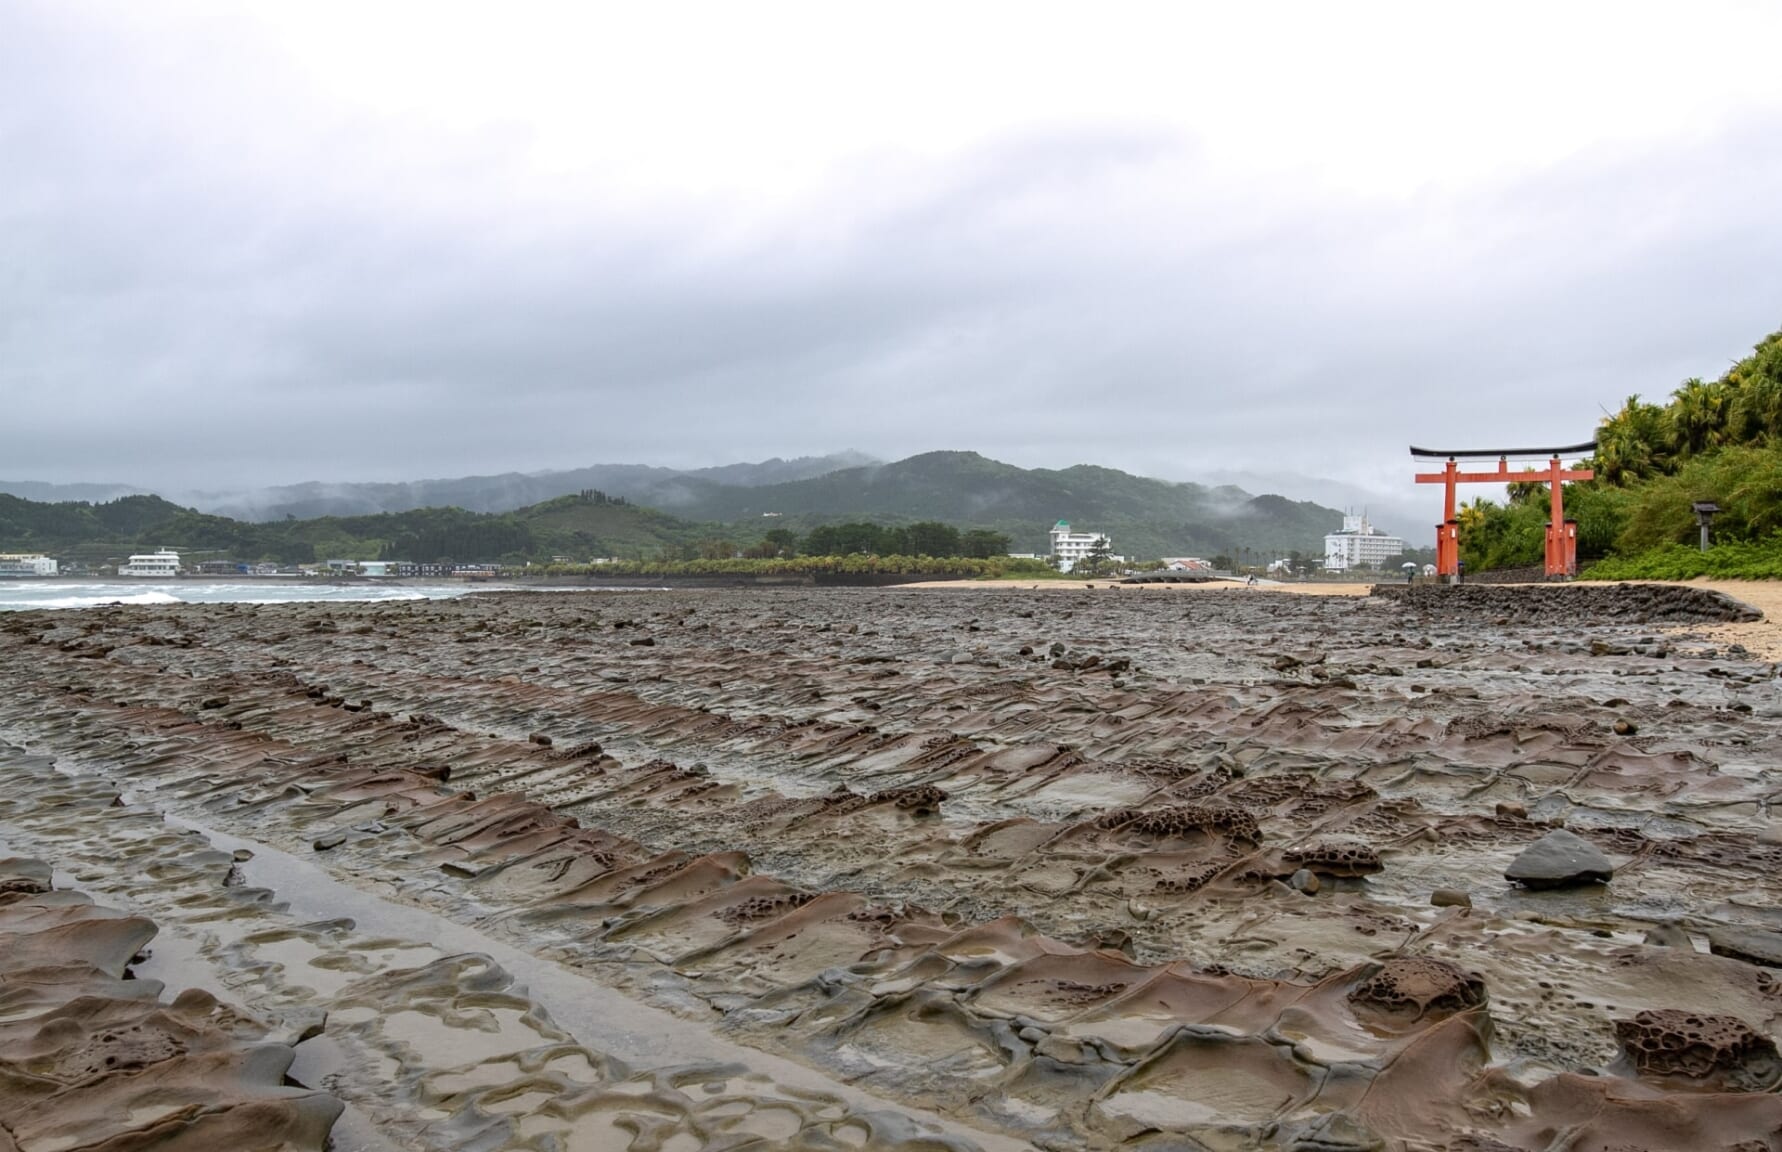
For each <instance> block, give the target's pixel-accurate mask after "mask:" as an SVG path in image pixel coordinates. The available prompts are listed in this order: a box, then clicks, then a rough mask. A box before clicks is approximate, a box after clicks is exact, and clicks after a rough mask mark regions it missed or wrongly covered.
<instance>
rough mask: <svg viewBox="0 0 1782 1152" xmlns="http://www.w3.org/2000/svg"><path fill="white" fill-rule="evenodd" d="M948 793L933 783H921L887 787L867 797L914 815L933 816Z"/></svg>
mask: <svg viewBox="0 0 1782 1152" xmlns="http://www.w3.org/2000/svg"><path fill="white" fill-rule="evenodd" d="M946 798H947V794H946V793H945V792H943V791H942V790H940V789H939V788H936V787H935V786H934V785H932V784H919V785H916V786H915V787H911V788H887V789H885V790H884V791H882V792H874V793H873V794H872V795H871V796H869V797H868V798H867V799H868V801H869V802H870V803H873V804H892V805H895V806H896V807H897V809H898V810H899V811H901V812H908V813H909V814H910V815H912V816H933V815H934V814H936V813H937V812H939V811H940V806H941V802H942V801H944V800H945V799H946Z"/></svg>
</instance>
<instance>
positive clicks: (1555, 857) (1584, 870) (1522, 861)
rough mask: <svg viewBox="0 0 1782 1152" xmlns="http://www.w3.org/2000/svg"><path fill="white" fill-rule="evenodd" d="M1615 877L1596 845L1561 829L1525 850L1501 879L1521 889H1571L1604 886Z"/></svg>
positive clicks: (1613, 871)
mask: <svg viewBox="0 0 1782 1152" xmlns="http://www.w3.org/2000/svg"><path fill="white" fill-rule="evenodd" d="M1614 874H1615V866H1614V865H1613V864H1611V863H1609V858H1608V857H1607V856H1604V855H1603V854H1602V853H1601V852H1600V851H1598V850H1597V847H1596V845H1594V844H1592V843H1591V842H1590V841H1588V840H1586V839H1584V838H1583V837H1582V836H1579V835H1577V834H1575V833H1572V832H1567V831H1566V830H1565V829H1564V828H1560V829H1557V830H1555V831H1552V832H1549V833H1547V834H1546V835H1545V836H1543V837H1541V838H1540V839H1539V840H1536V841H1535V842H1534V843H1533V844H1530V845H1529V846H1528V847H1526V848H1524V849H1523V850H1522V854H1521V855H1520V856H1518V857H1516V859H1515V860H1513V861H1511V863H1510V866H1509V868H1507V869H1505V871H1504V879H1506V880H1513V881H1515V882H1516V883H1518V884H1520V885H1522V886H1523V887H1524V888H1572V887H1577V886H1579V885H1584V884H1607V883H1608V882H1609V877H1611V876H1613V875H1614Z"/></svg>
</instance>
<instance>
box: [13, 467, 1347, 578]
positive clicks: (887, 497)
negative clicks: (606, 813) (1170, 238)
mask: <svg viewBox="0 0 1782 1152" xmlns="http://www.w3.org/2000/svg"><path fill="white" fill-rule="evenodd" d="M71 490H75V491H82V492H85V491H88V490H92V491H96V492H100V493H102V494H101V495H99V496H79V497H76V496H73V495H71V494H69V493H70V492H71ZM120 490H121V491H129V489H127V488H124V487H123V486H105V485H43V484H32V483H23V484H10V483H0V492H14V493H17V494H19V495H27V496H30V497H32V498H33V499H36V500H39V501H41V500H42V499H43V498H44V497H45V496H48V497H50V498H52V499H59V500H60V501H63V503H59V504H52V505H41V506H37V510H32V509H30V508H27V507H26V505H25V504H24V502H22V501H21V502H17V503H14V504H11V505H10V506H9V507H10V513H11V514H10V516H7V517H0V533H3V534H4V535H5V536H6V539H5V540H4V541H0V546H6V547H27V546H33V543H34V542H33V539H27V538H26V537H27V536H33V537H34V538H35V545H39V546H40V545H46V544H49V543H51V542H55V543H56V544H57V545H58V546H64V547H65V546H67V544H69V543H71V542H72V541H73V540H74V539H76V538H82V539H86V540H88V541H89V542H90V543H94V544H97V543H98V541H99V540H100V539H104V540H107V541H110V542H112V544H114V545H115V544H117V543H121V542H126V541H134V542H138V543H141V544H145V545H146V544H151V543H157V542H159V543H166V544H168V545H169V546H180V545H181V544H185V545H186V546H188V547H196V546H200V542H202V546H204V547H207V548H208V547H229V546H231V545H230V544H229V543H228V542H230V541H234V542H236V545H235V546H237V547H239V548H241V549H244V550H245V549H249V548H251V547H254V546H256V545H259V544H263V543H264V542H268V541H271V540H273V538H274V537H277V538H278V540H279V541H281V542H282V541H284V540H286V539H290V540H303V541H305V542H313V543H314V544H315V545H317V546H318V547H321V548H324V549H326V548H328V547H336V548H339V549H343V550H351V551H358V550H361V549H358V548H352V547H351V543H350V542H352V541H361V542H362V541H364V540H366V539H372V538H376V539H391V538H397V537H400V536H403V535H404V534H406V533H409V532H410V531H412V530H413V525H411V524H409V523H408V522H407V520H405V519H404V518H405V517H408V516H409V514H418V513H420V512H422V511H424V510H431V511H432V512H433V513H435V514H437V515H444V514H445V510H447V509H451V510H454V514H455V515H456V516H457V517H460V518H461V519H460V520H454V521H453V523H454V524H455V525H457V526H458V527H461V528H464V530H465V531H468V530H469V529H468V525H469V524H471V523H473V522H474V521H475V520H476V518H477V517H479V516H480V517H483V518H486V520H487V521H488V522H491V523H492V522H493V521H495V520H501V521H504V522H509V523H522V524H528V525H534V526H537V527H541V528H542V527H544V524H547V523H548V524H549V525H550V530H549V531H547V532H543V533H540V534H539V535H537V536H533V535H530V530H528V534H527V539H528V540H530V541H531V543H530V544H528V545H527V548H528V549H532V548H533V546H534V545H537V546H543V543H544V541H545V540H548V541H549V543H550V545H551V546H552V547H554V548H556V549H558V550H568V551H571V552H574V553H576V554H577V555H580V556H589V555H606V554H611V553H612V552H614V551H620V550H630V551H647V550H649V549H651V548H657V547H665V546H672V545H682V544H686V543H688V542H689V541H691V540H694V539H697V538H708V539H714V540H718V539H721V540H728V541H731V542H733V543H735V544H736V545H737V546H739V547H746V546H748V545H749V544H751V543H754V542H756V541H758V540H760V539H761V537H762V536H763V534H764V533H766V532H767V531H768V530H770V529H773V528H785V529H790V530H793V531H795V532H799V533H804V532H808V531H809V530H810V529H812V528H814V527H817V526H819V525H823V524H834V523H839V522H844V521H850V520H860V521H871V522H874V523H878V524H892V525H895V524H908V523H913V522H917V521H940V522H944V523H947V524H951V525H955V526H957V527H960V528H987V529H994V530H996V531H998V532H1002V533H1005V534H1007V535H1008V536H1009V538H1010V539H1011V540H1012V541H1013V546H1014V549H1015V550H1016V551H1031V552H1043V551H1045V550H1046V547H1047V540H1046V531H1047V529H1049V528H1050V527H1051V525H1052V524H1053V523H1054V522H1055V521H1058V520H1069V521H1071V522H1072V524H1073V525H1074V526H1075V527H1076V528H1077V529H1078V530H1079V531H1084V530H1088V531H1097V532H1104V533H1106V534H1108V535H1109V536H1110V537H1111V538H1112V540H1113V544H1114V547H1115V549H1116V550H1117V551H1119V552H1121V553H1123V554H1125V555H1128V556H1132V557H1136V558H1152V557H1157V556H1164V555H1180V554H1202V555H1209V556H1210V555H1213V554H1215V553H1219V552H1227V551H1231V550H1234V549H1238V548H1244V549H1248V550H1250V551H1252V552H1279V553H1282V554H1285V553H1287V552H1288V551H1291V550H1295V549H1297V550H1300V551H1303V552H1319V551H1321V549H1322V538H1323V535H1324V533H1326V532H1328V531H1331V530H1332V529H1334V528H1336V527H1338V525H1339V523H1340V518H1341V517H1340V513H1339V512H1337V510H1335V509H1333V508H1328V507H1324V506H1322V505H1319V504H1316V503H1313V502H1310V501H1294V500H1289V499H1287V498H1285V497H1282V496H1277V495H1262V496H1254V495H1252V494H1251V493H1249V492H1247V491H1245V490H1243V489H1241V488H1237V487H1233V486H1222V487H1208V486H1205V485H1200V484H1189V483H1172V482H1169V481H1164V480H1153V479H1148V478H1146V477H1142V476H1134V475H1131V474H1130V473H1126V472H1122V471H1119V470H1117V469H1113V468H1102V467H1096V466H1093V465H1086V464H1082V465H1076V466H1073V467H1070V468H1063V469H1046V468H1031V469H1029V468H1018V467H1015V466H1014V465H1011V464H1004V463H1001V462H999V461H996V460H991V459H989V458H987V457H985V456H981V455H979V454H977V453H975V452H928V453H924V454H922V455H919V456H911V457H909V458H908V459H905V460H899V461H896V462H895V463H888V464H887V463H880V462H878V461H873V460H871V459H870V458H866V457H863V456H861V455H860V454H859V453H852V452H849V453H840V454H837V455H831V456H822V457H805V458H801V459H797V460H779V459H774V460H767V461H763V462H760V463H753V464H731V465H725V466H722V467H716V468H703V469H694V470H686V471H677V470H675V469H670V468H657V467H651V466H648V465H638V464H608V465H594V466H591V467H588V468H578V469H573V470H569V471H563V472H546V473H535V474H522V473H507V474H503V475H497V476H468V477H460V478H457V479H443V480H422V481H415V482H412V483H389V484H370V483H352V484H332V483H324V482H315V483H309V484H297V485H289V486H285V487H279V488H267V489H260V490H255V491H243V492H234V493H223V492H214V493H210V494H207V495H206V494H200V495H198V496H195V497H194V496H188V495H182V494H177V493H175V494H173V496H174V497H175V499H173V500H171V501H168V500H160V499H155V500H154V501H153V502H152V503H140V504H139V503H135V502H134V501H142V500H145V499H147V498H146V497H142V496H136V497H132V501H133V502H130V503H126V504H125V505H124V507H125V508H130V509H134V511H132V512H131V513H130V515H128V516H124V517H122V520H120V517H121V516H122V509H119V508H114V507H112V506H110V505H98V506H95V507H93V508H91V509H87V508H86V505H85V504H72V503H67V502H68V501H71V500H82V501H89V502H90V501H94V500H96V499H105V498H109V497H110V496H112V495H114V494H116V493H117V492H118V491H120ZM588 491H596V492H599V493H602V494H604V496H605V497H611V498H614V499H615V500H617V501H621V502H623V503H622V505H618V506H615V505H609V504H605V503H596V504H592V505H590V504H587V503H585V502H584V501H580V500H572V501H569V502H568V503H564V502H563V498H565V497H574V496H577V495H578V494H580V493H583V492H588ZM182 505H184V506H189V507H182ZM43 508H61V509H63V510H64V511H63V513H62V514H59V515H56V516H51V515H50V514H49V513H48V512H46V511H43V510H42V509H43ZM83 509H84V510H83ZM565 515H568V516H569V518H570V519H575V518H577V517H580V518H584V519H587V518H593V519H591V520H590V522H589V523H587V524H574V525H572V524H569V523H567V522H565V521H564V516H565ZM380 518H382V519H380ZM541 520H542V521H543V523H541ZM593 520H598V521H599V522H598V523H594V522H593ZM114 521H117V523H114ZM125 521H127V527H128V531H120V529H121V528H124V527H125ZM292 522H295V523H299V524H303V525H305V527H304V528H302V529H291V530H290V531H289V532H281V533H271V534H268V533H267V532H265V531H250V530H249V529H250V528H251V527H252V526H253V525H255V524H258V525H262V526H266V527H271V526H274V525H282V524H289V523H292ZM52 523H53V524H55V525H56V528H55V529H54V530H53V531H51V532H48V533H47V534H45V533H43V532H41V531H37V532H33V533H26V532H24V526H26V525H28V524H29V525H35V526H37V528H38V529H40V530H41V529H43V528H46V527H48V526H49V525H50V524H52ZM9 525H10V526H9ZM487 528H488V524H487V523H485V524H484V528H483V529H479V531H484V530H485V529H487ZM157 534H158V535H159V538H158V539H156V537H157ZM181 536H190V537H192V539H190V540H186V539H180V538H176V537H181ZM485 537H486V539H487V540H488V541H490V542H493V541H494V540H495V539H497V537H495V536H486V534H485V536H477V537H467V539H472V538H474V539H484V538H485ZM502 539H506V537H502ZM514 539H516V540H517V539H519V537H514ZM279 551H281V552H282V553H283V554H286V555H289V554H291V550H290V549H283V548H281V549H279ZM295 551H296V552H298V553H304V552H307V548H304V547H301V546H299V547H298V548H296V549H295ZM503 551H504V552H512V551H515V549H511V548H507V549H503ZM464 558H468V557H464ZM490 558H493V557H490Z"/></svg>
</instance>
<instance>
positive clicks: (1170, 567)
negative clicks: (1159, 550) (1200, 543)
mask: <svg viewBox="0 0 1782 1152" xmlns="http://www.w3.org/2000/svg"><path fill="white" fill-rule="evenodd" d="M1163 567H1164V568H1165V569H1166V570H1167V571H1170V572H1211V571H1212V570H1213V562H1212V561H1211V560H1202V559H1201V558H1200V557H1199V556H1165V557H1164V558H1163Z"/></svg>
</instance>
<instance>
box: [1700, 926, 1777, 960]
mask: <svg viewBox="0 0 1782 1152" xmlns="http://www.w3.org/2000/svg"><path fill="white" fill-rule="evenodd" d="M1708 950H1709V951H1710V952H1712V953H1714V955H1716V956H1727V957H1730V958H1731V959H1734V960H1743V961H1745V962H1746V963H1747V964H1761V965H1763V966H1764V967H1766V968H1782V932H1767V931H1765V930H1764V929H1762V928H1717V929H1715V930H1714V931H1712V932H1709V933H1708Z"/></svg>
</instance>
